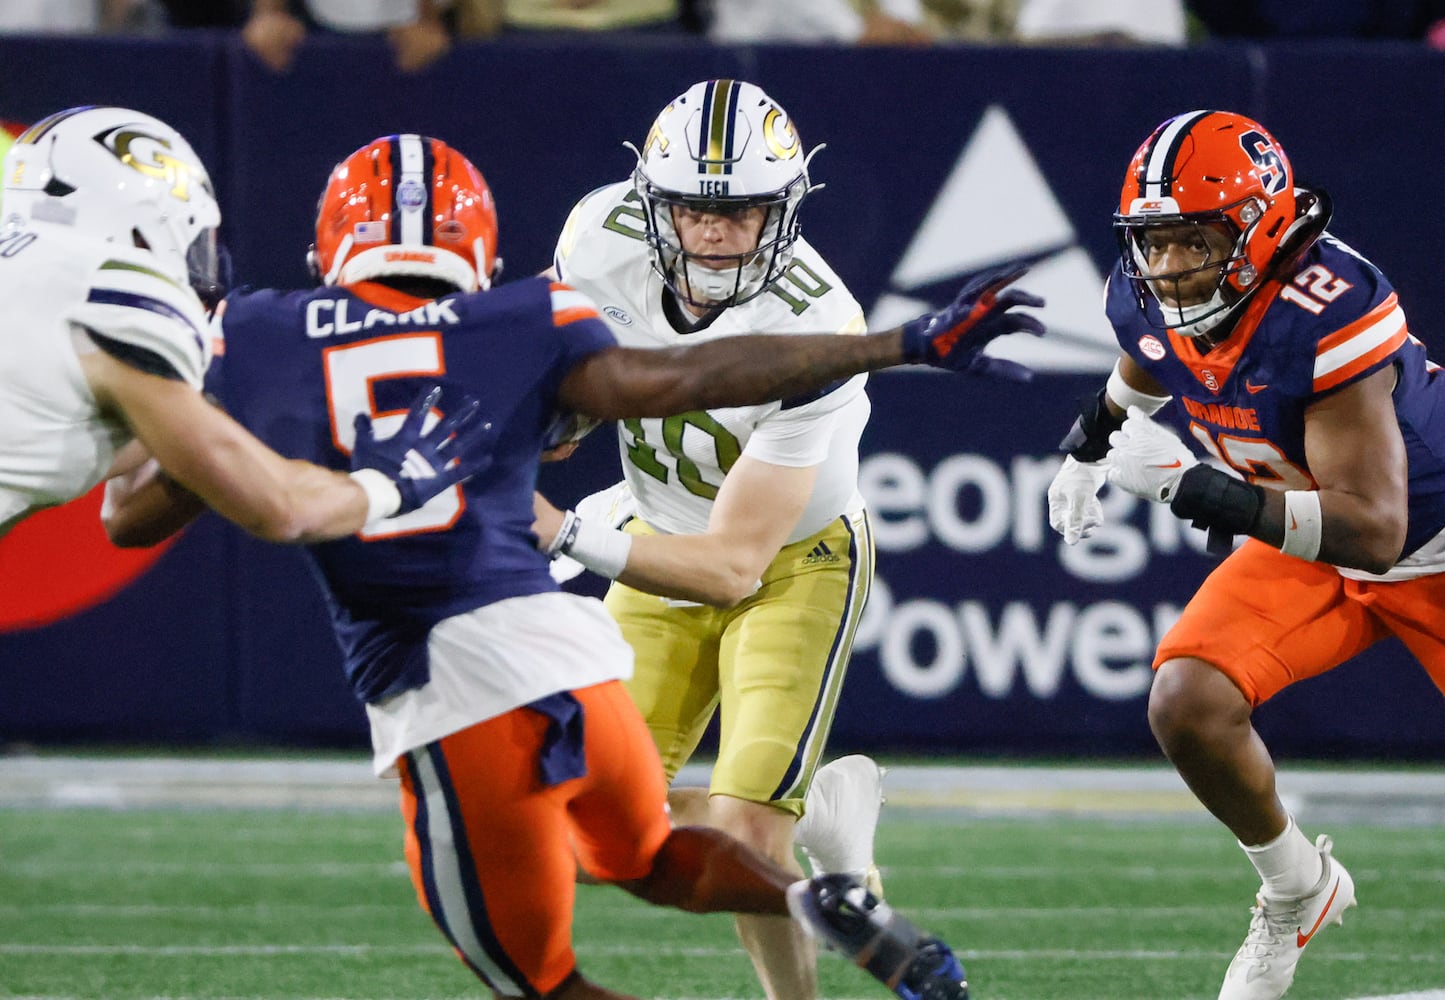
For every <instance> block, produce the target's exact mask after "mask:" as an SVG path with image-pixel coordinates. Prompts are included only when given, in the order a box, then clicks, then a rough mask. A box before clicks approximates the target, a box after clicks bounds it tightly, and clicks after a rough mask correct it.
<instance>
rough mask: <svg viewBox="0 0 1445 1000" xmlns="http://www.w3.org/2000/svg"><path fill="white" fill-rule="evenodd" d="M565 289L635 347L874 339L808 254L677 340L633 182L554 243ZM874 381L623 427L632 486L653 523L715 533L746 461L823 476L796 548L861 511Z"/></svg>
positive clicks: (797, 532) (800, 250) (585, 211)
mask: <svg viewBox="0 0 1445 1000" xmlns="http://www.w3.org/2000/svg"><path fill="white" fill-rule="evenodd" d="M555 263H556V270H557V274H558V276H559V277H560V278H561V280H562V281H564V282H566V283H567V284H569V285H571V286H572V287H574V288H577V289H579V290H580V291H582V292H585V293H586V294H587V295H588V296H590V297H591V298H592V299H593V300H594V301H595V302H596V303H597V306H598V308H599V309H600V310H601V312H602V316H603V318H605V319H606V320H607V323H608V325H609V326H610V327H611V328H612V332H613V333H614V334H615V335H616V336H617V340H618V341H619V342H620V343H621V344H623V345H624V346H627V347H672V346H676V345H679V344H690V343H698V342H701V341H704V340H712V339H714V338H716V337H728V336H734V335H737V334H744V333H775V334H784V335H785V334H790V333H837V334H862V333H864V332H865V331H866V324H865V321H864V318H863V309H862V307H861V306H859V305H858V302H857V300H856V299H854V298H853V296H852V295H851V294H850V293H849V292H848V289H847V288H845V287H844V286H843V282H842V281H841V280H840V279H839V278H838V275H837V274H835V273H834V272H833V269H832V268H830V267H829V266H828V265H827V264H826V263H825V262H824V261H823V258H822V257H820V256H819V255H818V253H817V251H815V250H814V249H813V248H812V247H811V246H809V245H808V243H807V242H806V241H804V240H801V239H800V240H798V242H797V245H796V247H795V251H794V256H793V262H792V263H791V264H790V265H789V267H788V269H787V271H785V272H784V274H783V276H782V277H781V278H779V279H778V281H777V282H775V283H774V284H773V286H772V287H770V288H769V289H768V291H766V292H764V293H763V294H761V295H759V296H757V297H756V298H753V299H751V300H750V301H748V302H744V303H742V304H741V305H736V306H731V307H729V308H728V309H725V310H723V312H722V314H721V315H719V316H718V317H717V318H716V319H715V320H714V321H713V322H712V323H711V325H709V326H707V327H706V328H704V329H702V330H698V331H695V332H692V333H686V334H680V333H678V332H677V331H676V330H674V329H673V327H672V324H671V323H670V322H669V321H668V318H667V316H666V314H665V313H664V312H663V307H662V303H663V296H664V294H671V293H669V292H667V290H666V286H665V285H664V284H663V281H662V277H661V275H659V274H658V273H657V272H656V271H655V270H654V269H653V267H652V261H651V256H650V254H649V251H648V247H647V242H646V239H645V228H644V222H643V210H642V202H641V199H640V198H639V197H638V195H637V193H636V192H635V191H634V190H633V187H632V184H631V182H629V181H623V182H620V183H617V184H612V185H609V186H608V187H605V188H600V189H599V190H597V191H594V192H592V194H590V195H588V196H587V197H586V198H584V199H583V200H582V201H581V202H579V203H578V205H577V207H576V208H574V209H573V210H572V215H571V217H570V218H569V219H568V220H567V225H566V226H565V227H564V228H563V230H562V235H561V237H560V238H559V239H558V242H557V251H556V260H555ZM866 381H867V376H865V375H857V376H854V377H853V378H851V379H848V380H846V381H845V382H843V383H840V384H839V385H837V386H834V387H832V388H831V389H829V390H825V391H823V392H820V393H815V394H813V395H811V396H809V397H807V398H800V399H792V400H783V401H781V402H774V403H767V404H764V405H762V406H740V407H732V408H729V409H718V410H707V411H696V412H692V413H683V414H678V415H677V416H672V417H667V418H665V419H642V420H638V419H632V420H623V421H619V422H618V425H617V430H618V445H619V449H620V451H621V456H622V468H623V475H624V477H625V478H626V480H627V483H628V485H629V486H630V488H631V490H632V493H633V495H634V497H635V498H636V500H637V504H638V507H639V512H640V514H641V516H642V518H643V520H645V521H646V522H647V523H648V524H650V525H652V526H653V527H654V528H656V529H658V530H659V531H664V532H668V533H670V534H694V533H698V532H702V531H704V530H706V528H707V523H708V516H709V514H710V513H711V510H712V502H713V500H714V499H715V498H716V496H717V491H718V487H719V486H721V484H722V480H723V476H724V475H725V474H726V473H727V470H728V469H730V468H731V467H732V465H733V463H734V462H735V461H736V460H737V459H738V457H739V456H741V455H743V454H746V455H749V456H751V457H752V458H755V459H757V460H759V461H763V462H770V463H772V464H774V465H784V466H794V467H805V466H814V465H816V466H819V469H818V478H817V482H816V483H815V484H814V486H813V493H812V496H811V498H810V499H809V501H808V505H807V508H806V509H805V510H804V512H803V515H802V517H801V518H800V519H799V521H798V524H797V525H796V526H795V528H794V530H793V532H792V534H791V535H790V536H789V538H788V541H789V542H795V541H799V540H801V539H804V538H807V537H808V536H809V535H812V534H815V533H816V532H818V531H819V530H821V529H822V528H823V527H824V526H825V525H826V524H827V523H828V522H829V521H831V520H833V519H834V518H835V517H838V516H839V515H840V514H842V513H844V512H845V511H853V510H858V509H861V507H862V504H863V500H862V497H861V495H860V494H859V493H858V439H859V438H860V437H861V435H862V433H863V427H864V425H865V424H866V423H867V422H868V412H869V403H868V396H867V393H866V392H865V391H864V385H865V383H866Z"/></svg>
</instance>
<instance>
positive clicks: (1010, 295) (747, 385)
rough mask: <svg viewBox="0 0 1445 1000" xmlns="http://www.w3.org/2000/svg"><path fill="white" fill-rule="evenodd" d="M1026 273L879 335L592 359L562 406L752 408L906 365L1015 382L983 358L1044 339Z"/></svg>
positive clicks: (568, 382)
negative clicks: (1017, 341)
mask: <svg viewBox="0 0 1445 1000" xmlns="http://www.w3.org/2000/svg"><path fill="white" fill-rule="evenodd" d="M1025 270H1026V269H1025V268H1023V267H1021V266H1018V267H1010V268H1005V269H1001V270H999V271H994V272H990V273H988V274H985V275H981V276H980V277H978V278H975V279H974V280H973V281H971V282H969V283H968V284H967V285H965V286H964V288H963V290H962V291H961V292H960V293H959V295H958V297H957V298H956V299H954V301H953V302H951V303H949V304H948V305H947V306H945V307H944V308H942V309H940V310H938V311H937V312H931V313H925V314H924V315H922V316H920V317H918V318H917V319H914V320H910V321H909V322H907V323H905V324H903V325H902V326H900V327H896V328H894V329H892V330H888V331H886V332H884V333H877V334H870V335H866V336H860V337H849V336H840V335H838V334H818V335H801V336H778V335H774V334H749V335H743V336H736V337H720V338H718V339H716V340H711V341H707V342H705V343H702V344H695V345H688V346H683V347H672V348H665V349H661V350H647V349H630V348H623V347H617V348H611V349H608V350H604V351H598V352H597V353H595V354H593V355H591V356H589V357H588V358H586V359H584V360H583V361H581V362H580V363H578V364H577V365H576V366H575V367H574V368H573V369H572V371H570V372H569V373H568V374H567V377H566V378H564V379H563V381H562V385H561V387H560V391H559V394H558V395H559V399H560V401H561V403H562V404H563V405H564V406H566V407H567V408H569V409H572V410H575V411H577V412H579V413H585V414H587V415H588V416H591V417H597V418H598V419H601V420H620V419H624V418H627V417H666V416H670V415H672V414H674V413H684V412H686V411H688V410H701V409H712V408H715V407H724V406H752V405H756V404H758V403H766V402H769V401H771V400H774V399H786V398H788V397H790V396H796V395H801V394H803V393H806V392H811V391H814V390H816V389H820V388H822V387H823V386H826V385H828V384H829V383H831V382H835V381H837V380H838V379H842V378H847V377H849V376H852V375H856V374H858V373H859V372H866V371H875V370H878V369H881V368H892V367H894V366H896V365H905V364H926V365H932V366H933V367H936V368H946V369H949V370H952V371H958V372H967V373H973V374H991V375H1003V376H1005V377H1015V378H1017V377H1021V376H1024V375H1025V374H1026V371H1027V370H1026V369H1024V368H1023V367H1022V366H1020V365H1016V364H1014V363H1012V362H1008V361H1003V360H1000V359H997V358H991V357H988V356H986V355H985V354H984V353H983V349H984V347H986V346H987V345H988V344H989V343H990V342H991V341H993V340H995V339H996V338H998V337H1001V336H1005V335H1007V334H1010V333H1028V334H1033V335H1035V336H1037V335H1039V334H1042V333H1043V332H1044V327H1043V324H1042V323H1041V322H1040V321H1039V319H1038V317H1036V316H1032V315H1030V314H1028V313H1024V312H1020V311H1018V310H1019V307H1027V306H1040V305H1043V300H1042V299H1039V298H1037V297H1036V296H1033V295H1030V294H1029V293H1027V292H1024V291H1020V290H1018V289H1013V288H1009V287H1008V286H1010V285H1011V284H1012V283H1013V282H1014V281H1016V280H1018V279H1019V278H1020V277H1021V276H1022V275H1023V274H1024V273H1025Z"/></svg>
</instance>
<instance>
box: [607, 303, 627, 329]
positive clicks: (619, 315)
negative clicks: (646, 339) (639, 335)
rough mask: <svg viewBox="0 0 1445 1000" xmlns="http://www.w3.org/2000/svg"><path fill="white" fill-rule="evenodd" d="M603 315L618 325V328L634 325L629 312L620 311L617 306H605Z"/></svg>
mask: <svg viewBox="0 0 1445 1000" xmlns="http://www.w3.org/2000/svg"><path fill="white" fill-rule="evenodd" d="M602 315H604V316H606V317H607V318H608V319H610V320H612V322H614V323H616V324H617V325H618V326H631V325H632V316H631V315H630V314H628V313H627V312H625V311H623V310H622V309H619V308H618V307H617V306H603V307H602Z"/></svg>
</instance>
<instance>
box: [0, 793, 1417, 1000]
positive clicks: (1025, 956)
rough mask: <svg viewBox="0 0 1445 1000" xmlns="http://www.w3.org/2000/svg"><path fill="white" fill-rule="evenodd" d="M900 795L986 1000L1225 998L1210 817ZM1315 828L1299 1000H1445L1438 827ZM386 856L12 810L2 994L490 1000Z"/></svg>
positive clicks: (595, 919) (374, 824) (900, 861)
mask: <svg viewBox="0 0 1445 1000" xmlns="http://www.w3.org/2000/svg"><path fill="white" fill-rule="evenodd" d="M0 777H3V768H0ZM896 798H897V799H901V800H902V802H901V804H900V803H898V802H895V801H893V800H890V805H889V806H888V807H887V808H886V809H885V811H884V819H883V822H882V824H881V825H880V828H879V835H878V858H879V860H880V862H881V864H882V866H883V871H884V878H885V886H886V889H887V894H888V896H889V898H890V900H891V901H892V902H893V903H894V905H896V906H898V907H899V908H900V909H903V910H904V911H906V912H907V913H908V914H909V915H910V916H911V917H913V918H914V919H915V922H917V923H919V924H921V925H923V926H926V927H928V928H930V929H932V930H934V931H936V932H937V933H939V934H940V935H942V936H943V937H945V938H946V939H947V940H948V941H950V942H951V943H952V944H953V945H954V946H955V949H956V950H957V951H958V952H959V954H960V956H961V957H962V958H963V960H964V963H965V965H966V966H967V967H968V970H969V973H970V979H971V981H972V984H973V996H974V997H975V998H978V1000H1189V998H1200V1000H1212V998H1214V997H1215V995H1216V992H1217V989H1218V982H1219V978H1220V976H1221V975H1222V973H1223V971H1224V967H1225V965H1226V964H1227V963H1228V960H1229V957H1230V955H1231V954H1232V952H1233V950H1234V948H1235V947H1236V946H1237V945H1238V943H1239V941H1240V940H1241V939H1242V937H1243V934H1244V931H1245V928H1246V926H1247V924H1248V919H1249V914H1248V909H1247V908H1248V905H1249V903H1250V901H1251V896H1252V893H1253V888H1254V882H1253V880H1252V878H1251V872H1250V870H1249V868H1248V865H1247V864H1246V863H1245V861H1244V859H1243V857H1242V855H1241V854H1240V852H1239V850H1238V848H1237V847H1236V846H1235V845H1234V844H1233V843H1232V842H1231V840H1230V839H1229V837H1228V835H1227V834H1226V833H1225V832H1224V831H1223V830H1222V829H1220V828H1217V827H1215V826H1214V825H1213V824H1212V823H1211V822H1209V821H1208V820H1207V819H1206V818H1205V817H1204V816H1203V814H1202V813H1197V812H1192V811H1189V810H1183V811H1180V812H1177V813H1163V812H1154V813H1149V812H1144V813H1141V814H1137V815H1134V814H1128V815H1125V814H1116V813H1113V812H1110V811H1107V810H1088V809H1078V808H1075V809H1061V810H1055V811H1038V812H1029V811H1023V812H1020V813H1019V814H1018V815H1012V816H1000V815H992V816H990V815H983V814H979V813H978V812H977V811H975V810H970V809H964V808H958V807H957V806H955V805H943V806H940V805H938V804H936V803H937V801H945V802H946V801H948V800H947V797H944V798H943V799H942V800H939V799H937V798H935V799H934V800H933V801H934V802H935V804H934V805H917V804H910V803H914V802H918V801H922V800H921V799H919V798H918V797H916V796H910V795H908V794H901V795H899V796H896ZM1364 818H1365V819H1369V818H1370V817H1369V813H1368V811H1367V812H1366V813H1365V814H1364ZM1328 830H1329V832H1330V833H1331V834H1332V835H1333V836H1334V838H1335V843H1336V854H1337V856H1338V857H1340V858H1341V859H1342V860H1343V861H1345V863H1346V864H1347V865H1348V866H1349V868H1350V870H1351V872H1352V873H1353V875H1354V877H1355V881H1356V886H1357V891H1358V895H1359V898H1360V901H1361V905H1360V906H1359V907H1358V908H1357V909H1354V910H1351V911H1349V913H1348V914H1347V917H1346V923H1345V925H1344V926H1343V927H1339V928H1336V927H1331V928H1329V929H1328V930H1327V931H1326V932H1324V933H1322V934H1321V935H1320V936H1319V938H1318V939H1317V941H1316V943H1315V944H1314V945H1312V946H1311V952H1310V954H1309V955H1307V956H1306V958H1305V961H1304V962H1303V963H1302V965H1301V967H1300V972H1299V975H1298V978H1297V979H1296V982H1295V987H1294V989H1293V990H1292V991H1291V992H1290V998H1291V1000H1296V998H1298V1000H1305V998H1315V1000H1354V998H1366V997H1368V998H1375V997H1401V998H1409V1000H1441V998H1445V858H1442V844H1441V839H1442V838H1441V834H1440V829H1439V827H1438V826H1437V825H1433V824H1422V823H1409V822H1406V823H1397V822H1390V823H1389V824H1388V825H1386V824H1381V823H1376V822H1348V823H1346V822H1331V823H1330V824H1329V825H1328ZM400 835H401V829H400V820H399V818H398V817H397V816H395V815H394V814H393V813H392V812H391V811H390V810H389V809H386V808H379V807H378V806H377V805H376V804H375V803H374V802H373V803H369V804H367V805H365V806H361V807H351V808H348V807H344V806H343V807H336V806H334V805H330V806H328V807H327V808H322V809H311V808H296V807H294V806H280V807H274V806H271V807H266V808H255V807H235V806H226V805H216V804H208V805H204V806H197V805H194V804H192V805H187V804H185V803H184V801H181V802H180V803H179V804H173V805H167V806H166V807H164V808H153V807H152V808H97V807H95V806H84V807H75V806H49V805H45V804H44V803H36V802H26V801H19V802H18V803H17V802H14V801H10V802H6V803H5V804H4V805H3V806H0V998H17V997H26V998H31V997H36V998H38V997H47V998H95V1000H131V998H155V997H164V998H182V997H187V998H189V997H194V998H228V1000H241V998H245V1000H263V998H265V1000H283V998H329V1000H343V998H345V1000H383V998H385V1000H392V998H395V1000H402V998H406V1000H421V998H436V1000H440V998H461V997H487V996H488V995H489V994H488V993H487V991H486V990H485V989H484V988H482V987H481V985H480V984H479V983H478V982H477V981H476V980H474V979H472V978H471V976H470V974H469V973H467V972H466V971H465V970H464V969H463V967H462V965H461V964H460V962H458V961H457V959H456V958H455V957H454V956H453V955H452V954H451V952H450V951H449V950H448V949H447V948H446V947H444V945H443V944H442V940H441V938H440V936H439V935H438V934H437V933H436V931H435V930H434V929H433V928H432V926H431V925H430V923H429V922H428V920H427V919H426V917H425V916H424V915H423V914H422V913H421V911H420V910H419V909H418V908H417V906H416V902H415V899H414V897H413V895H412V891H411V887H410V883H409V881H408V879H407V876H406V872H405V869H404V867H403V865H402V863H401V844H400ZM576 941H577V950H578V953H579V957H580V962H581V966H582V968H583V971H584V972H586V973H587V974H588V975H589V976H590V977H591V978H593V979H594V980H596V981H600V982H602V983H603V984H605V985H608V986H610V987H613V988H615V989H621V990H626V991H630V992H632V993H635V994H636V995H637V996H639V997H646V998H667V1000H683V998H687V1000H713V998H732V997H738V998H757V997H760V996H761V993H760V990H759V988H758V986H757V984H756V981H755V980H754V978H753V975H752V971H751V967H750V965H749V963H748V961H747V958H746V956H745V955H744V954H743V952H742V951H741V950H740V949H739V948H738V946H737V943H736V940H735V938H734V936H733V932H732V924H731V918H729V917H725V916H717V917H697V916H689V915H685V914H678V913H676V912H673V911H666V910H661V909H656V908H651V907H648V906H646V905H644V904H642V903H639V902H637V901H635V900H633V899H631V898H630V897H628V896H626V895H625V894H624V893H622V892H620V891H618V890H615V889H610V888H607V887H601V886H598V887H584V888H582V889H581V890H580V901H579V906H578V918H577V926H576ZM821 977H822V982H823V991H824V995H825V996H826V997H828V998H831V1000H839V998H849V1000H851V998H867V997H875V998H883V997H887V996H889V994H888V992H887V991H886V990H885V989H883V988H882V987H879V986H878V985H876V984H875V983H873V982H872V980H870V979H869V978H868V977H867V976H865V975H864V974H863V973H862V972H861V971H860V970H857V969H855V968H853V967H852V966H850V965H848V964H847V963H845V962H844V961H842V960H841V959H839V958H838V957H836V956H832V955H827V956H824V958H823V960H822V963H821Z"/></svg>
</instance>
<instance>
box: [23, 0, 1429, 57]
mask: <svg viewBox="0 0 1445 1000" xmlns="http://www.w3.org/2000/svg"><path fill="white" fill-rule="evenodd" d="M193 28H211V29H226V30H235V31H239V32H241V37H242V38H243V39H244V41H245V43H246V45H247V46H248V47H249V48H250V49H251V50H252V51H253V52H254V53H255V54H256V55H257V56H258V57H259V58H260V59H261V60H263V61H264V62H265V63H266V64H267V65H269V66H271V67H272V68H273V69H275V70H277V71H278V72H280V71H284V70H285V69H286V68H287V67H288V66H289V65H290V64H291V61H292V59H293V58H294V57H295V54H296V52H297V50H298V49H299V47H300V45H301V43H302V41H304V39H305V38H306V35H307V34H308V33H309V32H338V33H379V34H384V35H385V36H386V37H387V38H388V40H389V41H390V43H391V45H392V49H393V51H394V53H395V56H396V59H397V63H398V65H399V66H401V68H403V69H407V70H419V69H423V68H425V67H426V66H428V65H429V64H431V63H432V62H434V61H435V60H436V59H438V58H440V57H441V56H443V55H445V54H446V53H447V52H448V51H449V50H450V48H451V46H452V43H453V42H454V41H455V40H457V39H487V38H495V37H498V36H502V35H518V34H538V33H582V32H627V33H637V34H643V35H654V36H655V35H658V34H663V35H666V34H674V35H691V36H697V37H704V38H708V39H710V40H712V41H715V42H720V43H761V42H779V43H805V44H823V45H828V44H835V45H914V46H925V45H945V44H1023V45H1049V44H1064V45H1188V44H1198V43H1202V42H1207V41H1209V40H1211V39H1219V40H1281V39H1299V40H1308V39H1393V40H1399V41H1415V42H1418V43H1421V44H1424V45H1428V46H1430V47H1432V48H1435V49H1438V50H1441V51H1445V0H1314V2H1312V3H1308V4H1301V3H1298V2H1293V0H786V2H781V0H5V2H4V3H3V4H0V32H10V33H23V32H36V33H62V32H66V33H77V32H78V33H92V34H94V33H102V34H104V33H129V34H135V33H158V32H164V31H170V30H178V29H193Z"/></svg>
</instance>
